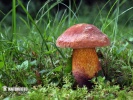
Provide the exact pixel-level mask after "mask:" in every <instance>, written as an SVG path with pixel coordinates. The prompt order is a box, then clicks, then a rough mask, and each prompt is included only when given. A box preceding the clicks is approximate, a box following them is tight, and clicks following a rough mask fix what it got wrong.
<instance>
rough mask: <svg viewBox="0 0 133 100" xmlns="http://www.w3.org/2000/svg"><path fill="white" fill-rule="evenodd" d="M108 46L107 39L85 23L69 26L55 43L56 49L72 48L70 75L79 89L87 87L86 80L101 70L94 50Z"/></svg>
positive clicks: (96, 29)
mask: <svg viewBox="0 0 133 100" xmlns="http://www.w3.org/2000/svg"><path fill="white" fill-rule="evenodd" d="M109 44H110V41H109V39H108V37H107V36H106V35H105V34H103V33H102V32H101V31H100V30H99V29H98V28H97V27H96V26H94V25H91V24H85V23H81V24H76V25H73V26H71V27H70V28H68V29H67V30H66V31H65V32H64V33H63V34H62V35H61V36H59V37H58V39H57V41H56V45H57V46H58V47H61V48H65V47H69V48H73V53H72V74H73V76H74V78H75V80H76V82H77V83H78V85H79V86H80V87H82V86H83V85H88V86H89V84H88V80H89V79H92V78H93V77H94V76H95V75H96V74H97V73H98V71H99V70H101V66H100V62H99V59H98V56H97V53H96V50H95V48H96V47H102V46H107V45H109Z"/></svg>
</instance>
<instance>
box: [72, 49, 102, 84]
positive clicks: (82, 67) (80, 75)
mask: <svg viewBox="0 0 133 100" xmlns="http://www.w3.org/2000/svg"><path fill="white" fill-rule="evenodd" d="M99 70H101V67H100V63H99V60H98V56H97V53H96V50H95V48H81V49H74V50H73V54H72V73H73V75H74V78H75V80H76V82H77V83H78V85H79V86H80V87H82V86H83V85H87V86H89V82H88V80H89V79H91V78H93V77H94V76H95V75H96V73H98V71H99Z"/></svg>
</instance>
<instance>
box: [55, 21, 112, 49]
mask: <svg viewBox="0 0 133 100" xmlns="http://www.w3.org/2000/svg"><path fill="white" fill-rule="evenodd" d="M109 44H110V40H109V39H108V37H107V36H106V35H105V34H103V33H102V32H101V31H100V30H99V29H98V28H97V27H96V26H94V25H91V24H85V23H82V24H76V25H73V26H71V27H70V28H68V29H67V30H66V31H65V32H64V33H63V34H62V35H61V36H59V37H58V39H57V41H56V45H57V46H58V47H61V48H64V47H70V48H75V49H76V48H94V47H102V46H107V45H109Z"/></svg>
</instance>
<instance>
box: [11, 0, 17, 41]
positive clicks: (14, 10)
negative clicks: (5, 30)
mask: <svg viewBox="0 0 133 100" xmlns="http://www.w3.org/2000/svg"><path fill="white" fill-rule="evenodd" d="M12 9H13V10H12V34H13V35H12V42H13V39H14V40H16V0H13V1H12Z"/></svg>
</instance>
